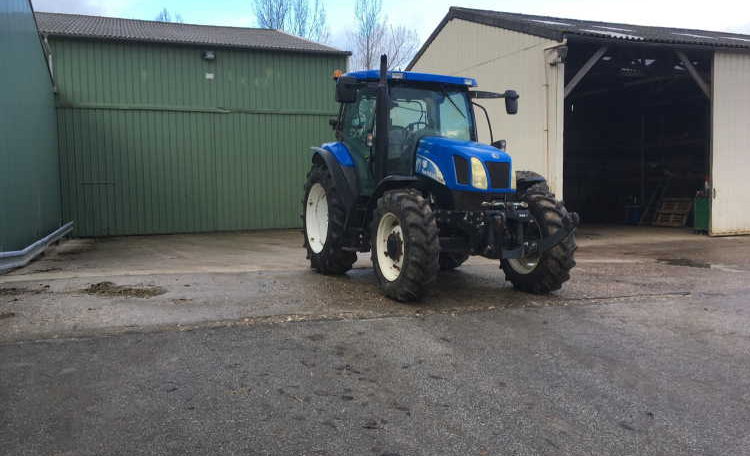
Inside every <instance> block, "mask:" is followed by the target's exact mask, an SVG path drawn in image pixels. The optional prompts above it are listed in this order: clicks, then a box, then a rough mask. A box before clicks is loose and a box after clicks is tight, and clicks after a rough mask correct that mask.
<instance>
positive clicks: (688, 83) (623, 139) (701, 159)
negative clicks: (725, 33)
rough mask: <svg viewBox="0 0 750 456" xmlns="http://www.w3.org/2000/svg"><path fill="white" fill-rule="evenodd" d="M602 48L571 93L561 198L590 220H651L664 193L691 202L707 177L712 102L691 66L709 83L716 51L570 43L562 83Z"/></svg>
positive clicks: (688, 220)
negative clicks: (604, 47) (598, 56)
mask: <svg viewBox="0 0 750 456" xmlns="http://www.w3.org/2000/svg"><path fill="white" fill-rule="evenodd" d="M597 52H599V53H600V58H599V59H598V60H597V61H596V63H595V64H594V65H593V66H592V67H591V69H590V71H588V72H587V73H586V74H585V76H584V77H583V78H582V79H580V82H579V83H578V84H577V85H575V87H574V88H572V91H570V93H569V94H568V96H567V97H566V99H565V133H564V171H563V172H564V196H565V201H566V204H567V206H568V207H569V209H571V210H574V211H577V212H578V213H579V214H580V216H581V219H582V221H583V222H584V223H630V224H651V223H653V222H654V220H655V218H656V217H657V215H658V214H657V212H658V211H659V207H660V206H659V205H660V203H661V202H662V201H663V200H665V199H666V198H684V199H686V200H687V199H690V200H691V202H692V198H693V197H695V196H696V192H699V191H702V190H703V189H704V186H705V182H706V180H707V179H709V178H708V174H709V150H710V146H709V145H710V102H709V98H708V96H707V95H706V94H705V93H704V91H703V89H702V88H701V86H700V85H699V83H697V82H696V80H695V78H694V76H693V75H691V74H690V72H691V70H694V71H695V72H696V73H697V74H698V75H700V77H701V78H702V80H703V81H704V82H705V83H706V84H710V81H709V78H710V68H711V60H710V59H711V57H710V54H708V53H700V52H696V51H690V52H686V53H683V54H682V58H681V56H680V53H678V52H676V51H675V50H674V49H670V48H665V47H662V46H658V47H657V46H638V45H620V46H609V47H607V48H606V49H603V48H602V45H601V44H600V43H594V42H590V43H589V42H584V43H571V44H570V45H569V48H568V55H567V60H566V70H565V71H566V75H565V78H566V86H568V85H569V84H570V82H571V81H572V80H574V79H575V77H576V75H577V74H578V73H579V70H580V69H581V68H583V67H585V65H586V63H587V62H590V61H591V59H592V56H595V54H596V53H597ZM685 59H687V60H688V61H689V62H690V64H692V67H693V68H692V69H690V68H688V66H690V64H686V63H685ZM704 88H705V87H704ZM685 220H687V221H686V225H688V226H689V225H690V223H691V220H692V217H685Z"/></svg>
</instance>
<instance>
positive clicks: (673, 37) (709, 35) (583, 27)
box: [407, 6, 750, 69]
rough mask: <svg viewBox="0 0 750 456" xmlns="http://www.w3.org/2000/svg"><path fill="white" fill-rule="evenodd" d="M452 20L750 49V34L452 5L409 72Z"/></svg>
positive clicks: (533, 31) (563, 34)
mask: <svg viewBox="0 0 750 456" xmlns="http://www.w3.org/2000/svg"><path fill="white" fill-rule="evenodd" d="M452 19H463V20H466V21H469V22H475V23H478V24H484V25H489V26H493V27H498V28H503V29H507V30H513V31H516V32H521V33H526V34H529V35H535V36H540V37H542V38H548V39H551V40H557V41H562V40H563V39H565V38H570V37H571V36H572V37H576V36H577V37H582V38H586V37H587V38H595V39H604V40H612V41H623V42H647V43H661V44H670V45H680V46H684V47H694V46H698V47H702V48H705V47H715V48H745V49H750V35H740V34H737V33H728V32H711V31H706V30H693V29H681V28H670V27H652V26H645V25H632V24H620V23H614V22H597V21H585V20H580V19H566V18H559V17H550V16H534V15H529V14H519V13H505V12H501V11H489V10H480V9H472V8H461V7H456V6H452V7H451V8H450V10H449V11H448V14H447V15H446V16H445V18H443V21H442V22H441V23H440V25H438V27H437V28H436V29H435V31H434V32H432V35H430V37H429V38H428V39H427V41H426V42H425V44H424V45H423V46H422V48H421V49H420V50H419V52H418V53H417V55H416V56H415V57H414V59H413V60H412V61H411V62H410V63H409V65H408V66H407V69H408V68H411V66H412V65H414V63H416V61H417V60H418V59H419V57H421V55H422V54H423V53H424V51H425V50H426V49H427V47H429V45H430V44H431V43H432V41H433V40H434V39H435V37H436V36H437V35H438V33H440V30H442V28H443V27H444V26H445V24H447V23H448V22H449V21H450V20H452Z"/></svg>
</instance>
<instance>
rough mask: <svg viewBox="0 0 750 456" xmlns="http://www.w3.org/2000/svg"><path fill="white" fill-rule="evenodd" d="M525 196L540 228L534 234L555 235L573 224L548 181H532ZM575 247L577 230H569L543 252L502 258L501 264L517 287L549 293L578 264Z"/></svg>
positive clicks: (526, 290) (567, 276) (560, 286)
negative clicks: (534, 182) (524, 256)
mask: <svg viewBox="0 0 750 456" xmlns="http://www.w3.org/2000/svg"><path fill="white" fill-rule="evenodd" d="M522 199H523V201H525V202H526V203H528V205H529V211H530V212H531V215H532V217H534V220H535V221H536V226H537V227H538V228H539V230H538V233H536V236H535V237H536V238H537V239H538V238H540V237H547V236H552V235H553V234H555V233H556V232H557V231H558V230H561V229H567V228H570V227H572V226H573V219H572V218H571V216H570V214H569V213H568V211H567V210H566V209H565V206H563V203H562V202H560V201H557V200H556V199H555V195H553V194H552V193H550V192H549V189H548V187H547V184H546V183H538V184H534V185H532V186H531V187H530V188H529V189H528V190H527V191H526V193H525V194H524V195H523V198H522ZM532 226H533V225H532ZM532 237H533V236H532ZM575 251H576V239H575V233H570V235H568V236H567V237H566V238H565V239H563V241H562V242H560V243H559V244H557V245H556V246H554V247H552V248H551V249H549V250H547V251H546V252H543V253H542V254H541V255H532V256H529V257H526V258H519V259H510V260H509V259H503V260H501V264H502V268H503V272H505V278H506V280H509V281H510V282H511V283H513V286H515V287H516V288H517V289H519V290H521V291H525V292H528V293H534V294H546V293H550V292H552V291H555V290H559V289H560V288H562V284H563V283H565V282H566V281H568V280H569V279H570V270H571V269H573V267H575V265H576V262H575V258H574V255H575Z"/></svg>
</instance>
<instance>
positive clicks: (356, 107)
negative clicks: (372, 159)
mask: <svg viewBox="0 0 750 456" xmlns="http://www.w3.org/2000/svg"><path fill="white" fill-rule="evenodd" d="M374 117H375V91H374V90H372V89H369V88H367V87H363V88H361V89H359V91H358V94H357V101H355V102H354V103H349V104H347V105H346V107H345V109H344V126H345V127H344V130H343V132H342V133H343V135H344V140H345V141H346V142H347V143H348V144H349V146H350V147H354V148H355V149H358V150H357V152H360V153H363V152H364V150H362V149H361V148H363V147H366V142H367V135H368V134H370V133H372V129H373V121H374Z"/></svg>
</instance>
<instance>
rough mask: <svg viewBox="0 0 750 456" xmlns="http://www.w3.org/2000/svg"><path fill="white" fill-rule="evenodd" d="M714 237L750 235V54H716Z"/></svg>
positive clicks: (714, 96)
mask: <svg viewBox="0 0 750 456" xmlns="http://www.w3.org/2000/svg"><path fill="white" fill-rule="evenodd" d="M712 79H713V81H712V86H713V96H712V99H713V135H712V150H711V155H712V159H711V180H712V183H713V188H714V193H713V200H712V201H711V230H710V233H711V235H715V236H721V235H731V234H750V203H748V201H750V200H749V199H748V195H750V53H734V52H716V53H715V55H714V68H713V78H712Z"/></svg>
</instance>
